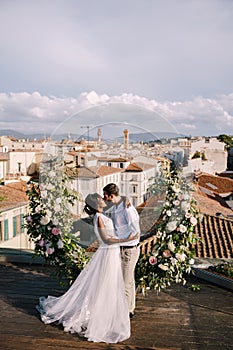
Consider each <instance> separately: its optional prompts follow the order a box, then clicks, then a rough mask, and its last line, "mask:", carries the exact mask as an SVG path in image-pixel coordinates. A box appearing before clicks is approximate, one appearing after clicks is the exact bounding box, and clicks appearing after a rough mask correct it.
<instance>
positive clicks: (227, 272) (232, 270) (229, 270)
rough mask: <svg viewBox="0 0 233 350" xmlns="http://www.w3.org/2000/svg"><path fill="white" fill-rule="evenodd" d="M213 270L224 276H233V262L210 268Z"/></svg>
mask: <svg viewBox="0 0 233 350" xmlns="http://www.w3.org/2000/svg"><path fill="white" fill-rule="evenodd" d="M210 269H211V270H213V271H216V272H218V273H221V274H222V275H224V276H227V277H230V278H233V263H232V262H231V263H224V264H220V265H217V266H212V267H211V268H210Z"/></svg>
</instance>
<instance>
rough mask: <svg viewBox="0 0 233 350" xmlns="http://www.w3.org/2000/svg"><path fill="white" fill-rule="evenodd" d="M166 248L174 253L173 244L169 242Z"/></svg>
mask: <svg viewBox="0 0 233 350" xmlns="http://www.w3.org/2000/svg"><path fill="white" fill-rule="evenodd" d="M167 246H168V249H169V250H170V251H171V252H174V250H175V248H176V246H175V244H174V243H173V242H169V243H168V245H167Z"/></svg>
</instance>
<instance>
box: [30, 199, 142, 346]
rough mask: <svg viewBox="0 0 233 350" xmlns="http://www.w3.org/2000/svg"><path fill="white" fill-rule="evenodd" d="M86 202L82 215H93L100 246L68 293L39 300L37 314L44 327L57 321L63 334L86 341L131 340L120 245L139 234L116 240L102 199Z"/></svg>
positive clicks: (113, 341) (87, 200)
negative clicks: (77, 336)
mask: <svg viewBox="0 0 233 350" xmlns="http://www.w3.org/2000/svg"><path fill="white" fill-rule="evenodd" d="M85 202H86V206H85V211H86V212H87V213H88V214H95V215H94V231H95V234H96V236H97V239H98V241H99V243H100V246H99V248H98V250H97V251H96V253H95V254H94V255H93V257H92V259H91V260H90V261H89V263H88V264H87V265H86V267H85V268H84V269H83V270H82V272H81V273H80V275H79V276H78V277H77V279H76V280H75V282H74V283H73V284H72V286H71V287H70V288H69V289H68V291H67V292H66V293H65V294H63V295H62V296H60V297H54V296H48V297H47V298H44V297H41V298H40V299H39V306H37V310H38V311H39V312H40V314H41V319H42V321H43V322H44V323H46V324H48V323H52V322H55V321H58V322H59V323H61V324H62V325H63V327H64V331H66V332H71V333H78V334H79V335H81V336H84V337H86V338H87V339H88V340H89V341H93V342H105V343H117V342H121V341H123V340H125V339H128V338H129V337H130V320H129V311H128V304H127V301H126V296H125V287H124V281H123V276H122V269H121V257H120V246H119V243H122V242H128V241H131V240H134V239H135V238H138V236H139V234H138V235H136V236H133V234H130V236H129V237H128V238H127V239H119V238H117V237H116V236H115V235H114V227H113V223H112V220H111V219H110V218H108V217H107V216H105V215H104V214H103V208H104V207H105V206H106V204H105V202H104V200H103V199H102V198H101V196H100V195H99V194H97V193H94V194H89V195H88V196H87V197H86V199H85Z"/></svg>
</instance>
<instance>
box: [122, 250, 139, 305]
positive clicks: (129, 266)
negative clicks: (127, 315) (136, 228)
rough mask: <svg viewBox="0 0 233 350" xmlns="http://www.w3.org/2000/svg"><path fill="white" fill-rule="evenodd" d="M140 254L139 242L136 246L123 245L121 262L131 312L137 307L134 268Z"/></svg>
mask: <svg viewBox="0 0 233 350" xmlns="http://www.w3.org/2000/svg"><path fill="white" fill-rule="evenodd" d="M139 255H140V247H139V244H137V245H136V246H132V247H131V246H126V247H125V246H122V247H121V263H122V271H123V278H124V283H125V294H126V298H127V301H128V306H129V312H133V311H134V309H135V299H136V291H135V278H134V270H135V266H136V264H137V261H138V258H139Z"/></svg>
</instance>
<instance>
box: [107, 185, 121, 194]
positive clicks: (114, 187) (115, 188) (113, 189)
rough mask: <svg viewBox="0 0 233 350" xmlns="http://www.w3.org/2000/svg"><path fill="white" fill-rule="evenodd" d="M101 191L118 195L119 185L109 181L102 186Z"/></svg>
mask: <svg viewBox="0 0 233 350" xmlns="http://www.w3.org/2000/svg"><path fill="white" fill-rule="evenodd" d="M103 191H104V192H106V193H107V195H108V196H110V195H111V194H114V195H115V196H119V192H120V190H119V187H118V186H117V185H116V184H114V183H110V184H107V185H106V186H105V187H104V188H103Z"/></svg>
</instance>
